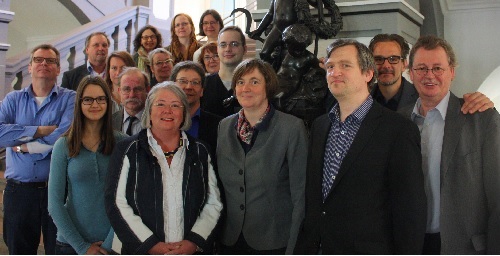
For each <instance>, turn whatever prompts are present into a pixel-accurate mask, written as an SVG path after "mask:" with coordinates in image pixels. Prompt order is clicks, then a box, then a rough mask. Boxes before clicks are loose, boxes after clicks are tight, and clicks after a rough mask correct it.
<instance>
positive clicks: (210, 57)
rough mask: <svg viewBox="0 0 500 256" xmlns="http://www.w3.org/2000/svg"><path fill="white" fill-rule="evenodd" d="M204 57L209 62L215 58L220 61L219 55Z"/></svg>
mask: <svg viewBox="0 0 500 256" xmlns="http://www.w3.org/2000/svg"><path fill="white" fill-rule="evenodd" d="M203 59H204V60H205V61H206V62H209V61H210V60H213V61H218V60H219V55H214V56H205V57H203Z"/></svg>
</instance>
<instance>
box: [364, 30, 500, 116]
mask: <svg viewBox="0 0 500 256" xmlns="http://www.w3.org/2000/svg"><path fill="white" fill-rule="evenodd" d="M369 48H370V50H371V51H372V53H373V56H374V58H375V64H376V65H377V71H378V78H377V83H375V85H374V86H373V88H372V90H371V95H372V97H373V99H374V100H376V101H377V102H378V103H380V104H382V106H384V107H386V108H388V109H391V110H394V111H397V110H399V109H401V108H402V107H405V106H408V105H414V104H415V101H416V100H417V98H418V93H417V91H416V90H415V87H414V86H413V84H411V83H410V82H409V81H408V80H406V79H405V78H404V77H403V76H402V75H403V72H404V71H405V70H406V66H407V64H408V63H407V60H406V57H407V56H408V53H409V51H410V46H409V45H408V43H407V42H406V40H405V39H404V38H403V37H402V36H400V35H397V34H378V35H376V36H375V37H374V38H373V39H372V40H371V41H370V45H369ZM464 99H465V103H466V104H464V105H463V107H462V112H463V113H474V112H476V111H478V110H479V111H485V110H486V109H488V108H492V107H493V102H491V100H490V99H489V98H487V97H486V96H485V95H484V94H482V93H480V92H475V93H468V94H465V95H464Z"/></svg>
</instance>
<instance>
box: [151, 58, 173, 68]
mask: <svg viewBox="0 0 500 256" xmlns="http://www.w3.org/2000/svg"><path fill="white" fill-rule="evenodd" d="M168 63H174V60H172V59H166V60H159V61H157V62H155V66H158V67H161V66H163V64H168Z"/></svg>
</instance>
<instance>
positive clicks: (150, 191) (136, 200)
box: [105, 82, 222, 254]
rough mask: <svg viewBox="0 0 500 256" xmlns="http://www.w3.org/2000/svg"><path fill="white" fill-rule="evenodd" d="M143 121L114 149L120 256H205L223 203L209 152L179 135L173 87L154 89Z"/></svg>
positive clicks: (182, 97)
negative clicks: (123, 255)
mask: <svg viewBox="0 0 500 256" xmlns="http://www.w3.org/2000/svg"><path fill="white" fill-rule="evenodd" d="M141 121H142V126H143V128H144V129H143V130H142V131H141V132H139V133H138V134H136V135H134V136H132V137H130V138H127V139H125V140H123V141H122V142H120V143H118V144H117V145H116V148H115V151H114V152H113V154H112V156H111V161H110V163H109V172H108V179H107V182H106V193H105V200H106V211H107V213H108V217H109V219H110V222H111V225H112V226H113V228H114V230H115V233H116V235H117V236H118V238H119V239H120V241H121V242H122V244H123V247H122V250H121V253H122V254H166V253H169V254H194V253H196V252H204V253H209V250H210V249H211V244H212V241H213V230H214V228H215V226H216V224H217V221H218V219H219V217H220V213H221V210H222V203H221V200H220V193H219V189H218V188H217V181H216V177H215V172H214V170H213V167H212V164H211V159H210V155H209V151H208V149H207V147H206V146H205V145H204V144H203V143H201V142H200V141H198V140H196V139H194V138H193V137H191V136H190V135H187V134H186V133H185V132H184V131H185V130H187V129H189V127H190V125H191V118H190V116H189V106H188V102H187V98H186V94H185V93H184V92H183V91H182V89H180V88H179V87H177V86H176V85H175V83H174V82H164V83H160V84H158V85H156V86H154V87H153V88H152V89H151V91H150V92H149V94H148V98H147V100H146V106H145V109H144V114H143V115H142V120H141Z"/></svg>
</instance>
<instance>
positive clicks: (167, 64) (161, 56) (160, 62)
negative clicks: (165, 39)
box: [148, 48, 174, 86]
mask: <svg viewBox="0 0 500 256" xmlns="http://www.w3.org/2000/svg"><path fill="white" fill-rule="evenodd" d="M148 59H149V63H151V73H152V75H153V76H152V77H151V86H155V85H156V84H158V83H161V82H165V81H168V79H169V78H170V74H171V73H172V68H173V67H174V60H173V59H172V54H171V53H170V52H169V51H167V50H165V48H156V49H154V50H152V51H151V52H150V53H149V54H148Z"/></svg>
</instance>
